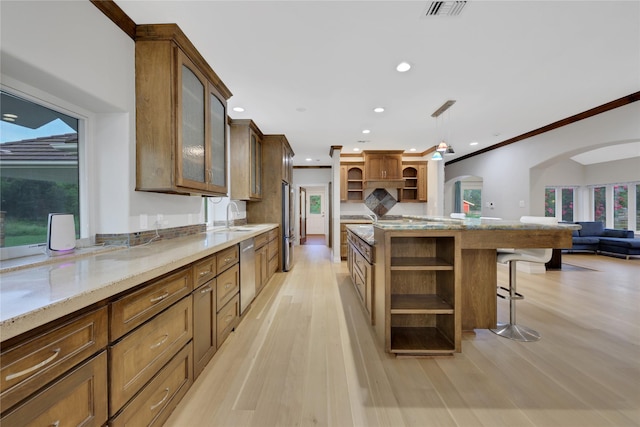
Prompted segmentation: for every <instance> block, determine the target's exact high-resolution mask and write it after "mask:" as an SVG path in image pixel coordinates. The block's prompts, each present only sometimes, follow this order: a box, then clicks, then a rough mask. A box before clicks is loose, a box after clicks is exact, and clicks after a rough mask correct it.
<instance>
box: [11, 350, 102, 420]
mask: <svg viewBox="0 0 640 427" xmlns="http://www.w3.org/2000/svg"><path fill="white" fill-rule="evenodd" d="M3 378H4V376H3ZM42 384H44V383H41V385H42ZM107 402H108V399H107V355H106V351H102V352H101V353H100V354H98V355H97V356H95V357H93V358H91V359H89V360H88V361H86V362H84V363H83V364H81V365H80V366H78V367H77V368H75V369H73V370H72V371H71V372H69V373H68V374H66V375H64V376H62V377H61V378H59V379H58V380H56V381H54V382H53V383H51V384H49V385H47V386H46V387H45V388H44V389H42V390H41V391H40V392H38V393H36V394H35V395H34V396H33V397H32V398H30V399H28V400H27V401H25V402H22V403H21V404H20V405H18V406H17V407H16V408H14V409H12V410H11V411H9V412H8V413H6V414H3V416H2V418H0V425H3V426H8V427H9V426H25V427H31V426H33V427H40V426H58V425H61V426H92V427H100V426H102V425H104V424H105V423H106V421H107Z"/></svg>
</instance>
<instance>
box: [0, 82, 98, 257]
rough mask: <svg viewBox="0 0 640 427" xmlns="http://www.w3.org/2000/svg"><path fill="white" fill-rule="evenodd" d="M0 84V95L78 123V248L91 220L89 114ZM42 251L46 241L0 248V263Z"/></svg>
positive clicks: (47, 96)
mask: <svg viewBox="0 0 640 427" xmlns="http://www.w3.org/2000/svg"><path fill="white" fill-rule="evenodd" d="M3 80H4V81H3V82H2V84H0V90H1V91H3V92H6V93H8V94H11V95H13V96H16V97H19V98H22V99H24V100H26V101H29V102H32V103H34V104H38V105H41V106H43V107H46V108H48V109H51V110H54V111H57V112H59V113H62V114H65V115H67V116H69V117H73V118H74V119H77V120H78V204H79V212H80V218H78V222H79V224H80V227H79V228H80V229H79V230H78V232H79V236H80V238H79V240H78V241H77V242H76V244H77V245H79V244H80V241H83V240H88V238H89V220H88V219H89V217H90V208H89V184H88V172H87V171H88V150H87V145H88V144H87V140H88V138H87V135H88V131H87V129H88V127H89V126H88V123H90V119H89V117H90V114H88V113H87V112H86V111H85V110H84V109H83V108H81V107H79V106H77V105H75V104H72V103H70V102H68V101H65V100H62V99H59V98H57V97H55V96H54V95H52V94H50V93H48V92H45V91H42V90H39V89H36V88H33V87H30V86H27V85H24V84H21V83H19V82H16V81H12V79H9V78H5V77H4V76H3ZM7 80H8V82H7ZM45 248H46V241H45V242H42V243H37V244H30V245H22V246H12V247H3V248H0V260H3V261H4V260H10V259H14V258H20V257H26V256H34V255H42V254H44V253H45Z"/></svg>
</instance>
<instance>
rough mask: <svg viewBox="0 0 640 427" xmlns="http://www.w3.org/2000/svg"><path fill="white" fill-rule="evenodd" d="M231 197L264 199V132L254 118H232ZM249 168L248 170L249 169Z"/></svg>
mask: <svg viewBox="0 0 640 427" xmlns="http://www.w3.org/2000/svg"><path fill="white" fill-rule="evenodd" d="M229 129H230V133H231V148H230V150H231V162H230V163H231V192H230V193H231V199H233V200H260V199H262V138H263V135H262V132H260V129H258V126H257V125H256V124H255V123H254V122H253V121H252V120H231V124H230V126H229ZM247 169H248V170H247Z"/></svg>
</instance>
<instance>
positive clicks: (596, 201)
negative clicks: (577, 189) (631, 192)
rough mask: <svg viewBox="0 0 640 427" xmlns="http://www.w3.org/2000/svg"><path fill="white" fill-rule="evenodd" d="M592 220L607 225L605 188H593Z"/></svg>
mask: <svg viewBox="0 0 640 427" xmlns="http://www.w3.org/2000/svg"><path fill="white" fill-rule="evenodd" d="M593 220H594V221H600V222H602V223H604V224H606V223H607V187H594V188H593Z"/></svg>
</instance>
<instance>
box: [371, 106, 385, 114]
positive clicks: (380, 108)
mask: <svg viewBox="0 0 640 427" xmlns="http://www.w3.org/2000/svg"><path fill="white" fill-rule="evenodd" d="M373 111H375V112H376V113H382V112H384V108H382V107H376V108H374V109H373Z"/></svg>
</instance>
